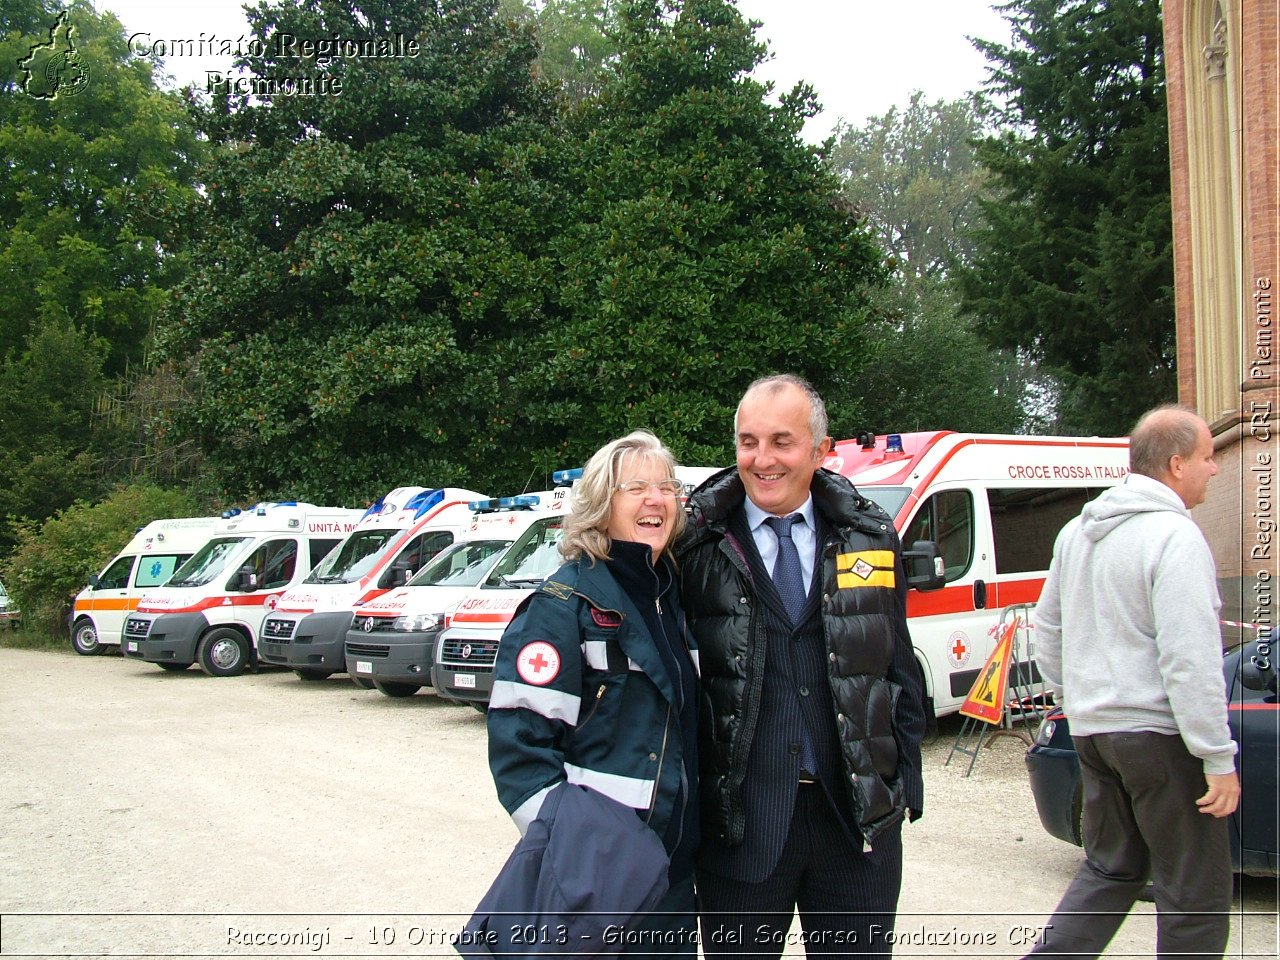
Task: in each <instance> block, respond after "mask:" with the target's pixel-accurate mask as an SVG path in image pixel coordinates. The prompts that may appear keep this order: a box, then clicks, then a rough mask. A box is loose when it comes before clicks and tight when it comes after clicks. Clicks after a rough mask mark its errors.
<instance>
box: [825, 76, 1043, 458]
mask: <svg viewBox="0 0 1280 960" xmlns="http://www.w3.org/2000/svg"><path fill="white" fill-rule="evenodd" d="M984 132H985V126H984V124H983V121H982V118H981V116H980V115H979V112H978V109H977V107H976V105H975V104H974V103H973V102H972V101H971V100H967V99H965V100H956V101H951V102H948V101H941V100H940V101H936V102H934V103H929V102H927V101H926V100H925V98H924V95H923V93H921V92H920V91H916V92H914V93H913V94H912V95H911V98H910V101H909V103H908V104H907V105H906V106H905V107H903V108H897V107H894V108H891V109H890V110H889V111H888V112H887V113H885V114H883V115H881V116H878V117H870V118H869V119H868V120H867V121H866V123H865V124H863V125H862V126H861V127H854V126H851V125H848V124H842V125H841V126H840V127H839V128H838V129H837V131H836V145H835V147H834V148H833V150H832V154H831V159H832V163H833V164H834V166H835V167H836V169H837V170H838V171H839V172H840V174H841V176H842V177H843V180H844V193H845V196H846V197H847V198H848V199H849V201H850V202H851V203H852V204H853V206H854V208H855V209H857V210H858V211H859V212H860V213H861V214H863V215H864V216H865V217H866V218H867V221H868V223H869V224H870V225H871V227H872V228H873V229H874V231H875V233H876V237H877V239H878V240H879V241H880V244H881V245H882V246H883V247H884V249H885V250H886V251H887V252H888V254H889V266H890V269H891V271H892V273H891V280H890V282H889V283H888V284H887V285H885V286H884V287H882V288H879V289H877V290H875V291H874V292H873V294H872V300H873V303H874V305H875V308H876V309H875V314H874V322H872V323H871V324H870V325H869V328H868V337H869V341H870V347H869V351H868V353H869V356H870V358H871V359H870V362H868V363H866V364H865V365H864V366H863V368H862V371H861V373H860V375H859V377H858V386H859V388H860V389H861V391H862V394H863V396H864V397H865V398H866V406H867V408H868V410H869V411H872V412H873V415H872V416H871V418H870V420H869V421H868V423H867V426H868V427H871V428H874V429H877V430H879V431H882V432H893V431H895V430H925V429H954V430H966V431H976V432H994V433H1001V432H1010V431H1014V430H1018V429H1021V428H1024V427H1026V426H1028V423H1027V420H1028V418H1027V417H1026V415H1025V413H1024V410H1023V401H1024V398H1025V395H1026V393H1027V371H1026V370H1025V369H1024V368H1023V365H1022V364H1020V363H1019V362H1018V358H1017V356H1016V354H1015V353H1014V352H1013V351H1006V350H997V349H994V348H992V347H990V346H988V345H987V344H986V343H985V342H984V341H983V340H982V339H981V338H979V337H978V335H977V333H976V332H975V331H974V330H973V326H972V323H971V322H970V321H969V319H968V318H966V317H964V316H962V315H961V314H960V312H959V296H958V294H957V292H956V290H955V284H954V274H955V271H956V269H957V268H958V267H959V266H961V265H963V264H964V263H966V262H968V260H969V258H970V256H971V254H972V243H971V241H970V239H969V232H970V231H971V230H973V229H974V228H975V227H976V226H977V225H978V224H979V223H981V216H982V215H981V210H980V209H979V200H980V198H981V197H982V194H983V190H984V185H985V182H986V179H987V176H986V172H985V171H984V170H983V169H982V168H981V167H980V166H979V165H978V164H977V162H976V160H975V159H974V150H973V141H974V140H975V139H976V138H978V137H980V136H981V135H982V134H983V133H984Z"/></svg>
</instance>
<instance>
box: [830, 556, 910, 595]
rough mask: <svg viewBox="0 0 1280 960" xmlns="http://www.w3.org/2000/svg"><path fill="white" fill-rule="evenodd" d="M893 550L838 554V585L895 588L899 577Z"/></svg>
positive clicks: (842, 586) (843, 586)
mask: <svg viewBox="0 0 1280 960" xmlns="http://www.w3.org/2000/svg"><path fill="white" fill-rule="evenodd" d="M894 571H895V564H894V559H893V551H892V550H859V551H858V552H856V553H837V554H836V585H837V586H839V587H841V588H845V587H888V588H889V589H890V590H892V589H894V588H895V587H896V586H897V584H898V581H897V577H896V576H895V575H894Z"/></svg>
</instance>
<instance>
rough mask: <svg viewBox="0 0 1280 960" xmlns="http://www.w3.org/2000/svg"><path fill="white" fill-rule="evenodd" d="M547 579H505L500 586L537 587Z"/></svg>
mask: <svg viewBox="0 0 1280 960" xmlns="http://www.w3.org/2000/svg"><path fill="white" fill-rule="evenodd" d="M545 579H547V578H546V577H503V578H502V579H501V581H500V585H501V586H504V587H536V586H537V585H538V584H540V583H541V582H542V581H543V580H545Z"/></svg>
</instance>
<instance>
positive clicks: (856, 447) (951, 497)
mask: <svg viewBox="0 0 1280 960" xmlns="http://www.w3.org/2000/svg"><path fill="white" fill-rule="evenodd" d="M823 465H824V466H825V467H827V468H828V469H830V470H834V471H836V472H837V473H841V474H843V475H844V476H846V477H848V478H849V479H850V480H852V481H853V483H854V485H855V486H856V487H857V488H858V491H859V492H860V493H861V494H862V495H863V496H865V497H868V498H869V499H872V500H874V501H876V502H877V503H878V504H880V506H882V507H883V508H884V509H885V512H887V513H888V514H889V516H890V517H892V518H893V522H894V526H895V527H896V528H897V530H898V532H899V534H900V536H901V538H902V542H903V545H904V548H906V549H910V548H911V546H912V545H913V544H914V543H916V542H917V541H932V542H933V543H936V544H937V546H938V552H939V554H940V555H941V557H942V560H943V562H944V564H945V575H944V582H945V585H944V586H943V587H942V589H939V590H930V591H922V590H915V589H913V590H911V591H910V592H909V593H908V595H907V617H908V619H909V622H910V628H911V639H912V643H913V644H914V646H915V653H916V658H917V660H918V661H919V663H920V668H921V671H922V673H923V675H924V683H925V690H926V694H927V695H928V696H929V698H930V699H931V700H932V703H933V709H934V711H935V713H936V714H937V715H938V716H943V715H945V714H949V713H955V712H956V711H957V710H959V709H960V705H961V704H962V703H963V702H964V699H965V696H966V694H968V692H969V690H970V688H971V687H972V686H973V683H974V680H976V679H977V676H978V673H979V671H980V670H981V669H982V667H983V665H984V664H985V663H986V660H987V657H988V656H989V655H990V654H991V651H992V649H993V648H994V646H995V637H994V636H993V632H994V629H995V628H996V627H997V625H999V624H1000V623H1001V622H1002V620H1004V619H1005V618H1006V617H1009V616H1012V615H1013V614H1015V613H1021V614H1022V615H1023V622H1024V623H1026V622H1027V621H1028V619H1029V618H1027V617H1026V613H1027V612H1028V609H1029V607H1030V606H1031V605H1034V604H1035V603H1036V601H1038V600H1039V599H1040V591H1041V590H1042V589H1043V587H1044V580H1045V576H1046V575H1047V574H1048V570H1049V561H1050V560H1051V559H1052V556H1053V543H1054V540H1055V539H1056V538H1057V536H1058V531H1060V530H1061V529H1062V527H1063V525H1064V524H1065V523H1066V522H1067V521H1068V520H1070V519H1071V518H1072V517H1074V516H1077V515H1078V514H1079V513H1080V510H1081V509H1082V508H1083V506H1084V504H1085V503H1086V502H1088V501H1089V500H1092V499H1093V498H1094V497H1096V496H1097V495H1098V494H1100V493H1101V492H1102V491H1103V490H1105V489H1106V488H1108V487H1112V486H1115V485H1116V484H1117V483H1119V482H1121V481H1122V480H1123V479H1124V477H1125V476H1126V475H1127V474H1128V472H1129V441H1128V440H1127V439H1125V438H1099V437H1023V436H1003V435H995V434H986V435H984V434H964V433H951V432H948V431H939V432H928V433H903V434H890V435H887V436H877V437H872V436H870V435H864V436H863V437H860V438H859V439H857V440H845V441H841V442H838V443H837V444H836V445H835V448H834V449H833V450H832V452H831V455H830V456H829V457H828V458H827V460H826V461H825V463H824V464H823ZM1034 640H1035V638H1034V635H1031V637H1030V643H1029V644H1024V647H1030V648H1032V649H1023V650H1021V651H1019V653H1020V656H1021V659H1020V662H1019V663H1017V664H1015V665H1014V666H1013V668H1012V670H1013V673H1012V675H1014V676H1020V677H1022V678H1025V679H1026V681H1027V682H1028V683H1029V684H1030V683H1037V682H1038V681H1039V674H1038V672H1037V671H1036V669H1035V664H1034V661H1033V659H1031V658H1032V657H1033V656H1034V650H1033V648H1034Z"/></svg>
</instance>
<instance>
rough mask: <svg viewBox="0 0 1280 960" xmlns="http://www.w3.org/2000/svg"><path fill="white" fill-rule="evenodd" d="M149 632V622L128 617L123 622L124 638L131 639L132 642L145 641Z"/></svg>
mask: <svg viewBox="0 0 1280 960" xmlns="http://www.w3.org/2000/svg"><path fill="white" fill-rule="evenodd" d="M150 631H151V621H150V620H140V619H138V618H136V617H130V618H129V619H128V620H126V621H125V622H124V635H125V636H126V637H131V638H132V639H134V640H145V639H146V638H147V634H148V633H149V632H150Z"/></svg>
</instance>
